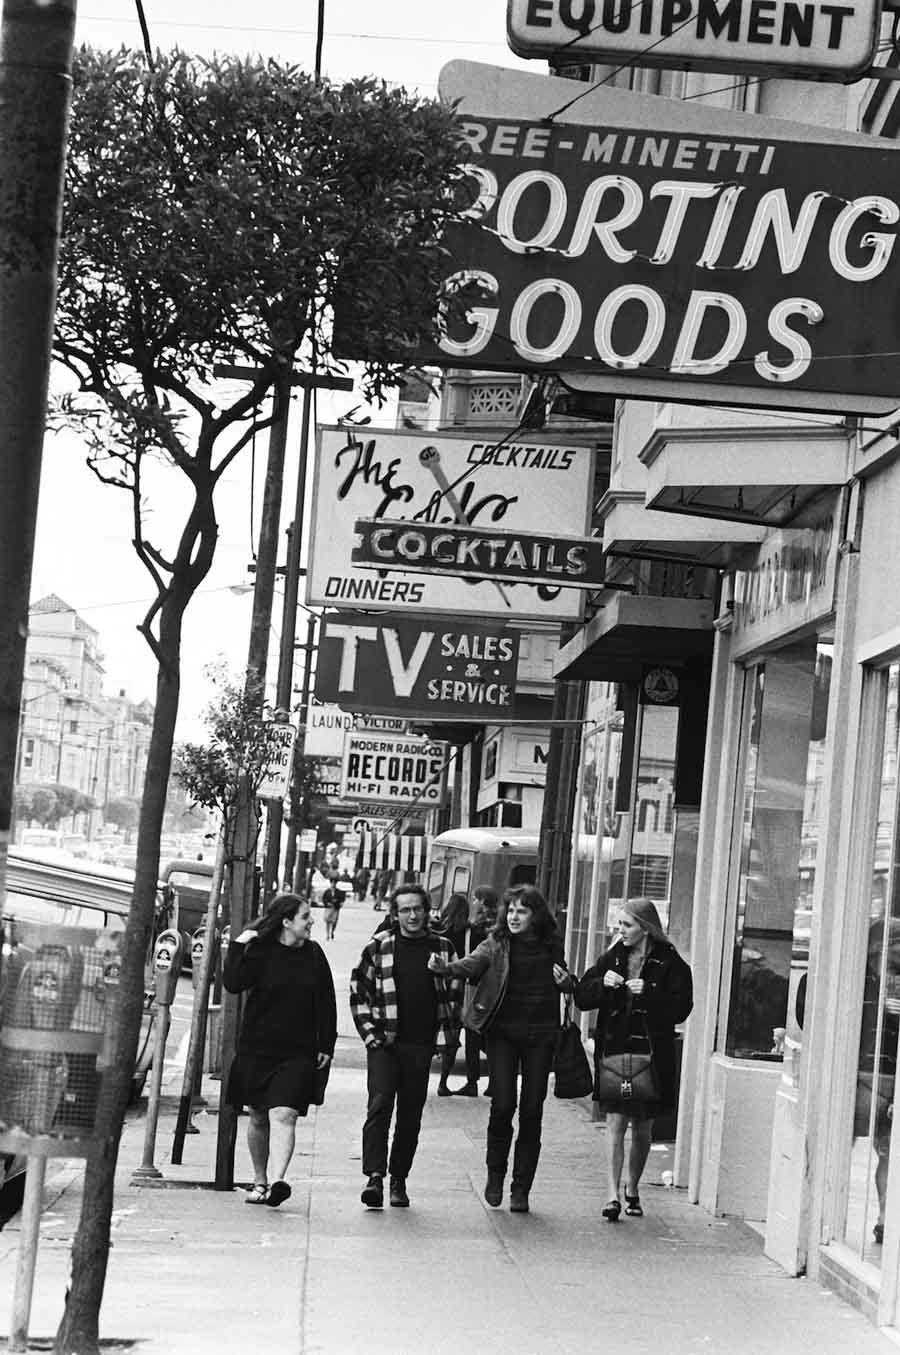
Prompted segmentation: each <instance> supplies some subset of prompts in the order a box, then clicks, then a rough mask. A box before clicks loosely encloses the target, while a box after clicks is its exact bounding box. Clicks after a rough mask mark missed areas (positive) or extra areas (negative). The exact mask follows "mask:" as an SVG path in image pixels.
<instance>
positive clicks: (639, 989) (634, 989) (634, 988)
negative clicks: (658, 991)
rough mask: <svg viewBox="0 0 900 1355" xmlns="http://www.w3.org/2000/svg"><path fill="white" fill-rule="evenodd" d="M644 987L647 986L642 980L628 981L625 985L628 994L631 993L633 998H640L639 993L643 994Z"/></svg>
mask: <svg viewBox="0 0 900 1355" xmlns="http://www.w3.org/2000/svg"><path fill="white" fill-rule="evenodd" d="M646 986H647V985H646V983H645V982H644V980H643V979H629V980H628V982H627V983H626V985H625V987H626V988H627V989H628V991H629V993H631V994H632V995H633V996H634V997H640V995H641V993H643V991H644V989H645V988H646Z"/></svg>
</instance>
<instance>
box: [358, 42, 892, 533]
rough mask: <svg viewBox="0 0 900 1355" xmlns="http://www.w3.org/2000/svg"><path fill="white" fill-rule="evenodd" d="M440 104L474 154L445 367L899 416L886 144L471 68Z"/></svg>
mask: <svg viewBox="0 0 900 1355" xmlns="http://www.w3.org/2000/svg"><path fill="white" fill-rule="evenodd" d="M441 93H442V94H443V95H444V97H446V98H448V99H451V100H459V101H460V104H459V108H460V116H459V121H460V131H461V135H462V136H463V138H464V139H465V140H467V141H468V142H469V143H470V144H471V146H472V147H473V148H474V149H475V151H476V153H477V156H478V159H477V161H476V163H475V165H474V167H473V168H470V167H469V166H468V165H467V166H466V173H467V176H468V178H469V179H470V181H471V198H472V202H471V207H470V209H469V219H468V220H467V221H466V222H463V223H461V224H456V225H454V226H452V227H451V228H449V229H448V232H447V235H446V241H445V242H446V244H447V246H448V248H449V250H450V254H451V259H450V260H449V261H448V264H447V273H446V277H445V283H444V288H445V291H446V290H451V291H452V290H454V289H456V290H460V289H461V290H462V293H463V294H464V295H465V296H466V298H467V299H469V301H470V307H469V312H468V320H467V321H454V322H453V323H452V324H451V326H450V328H449V330H448V332H447V333H446V334H445V336H444V337H443V339H442V340H441V341H440V350H441V352H442V354H443V361H444V362H446V363H447V364H448V365H450V364H451V363H455V364H464V365H472V366H476V367H490V368H493V367H498V368H514V369H522V368H526V369H531V370H532V371H548V370H551V371H552V370H555V371H561V372H565V373H571V374H575V375H576V377H577V378H580V379H581V383H582V385H583V386H584V387H585V388H588V389H593V390H606V391H609V392H612V393H615V394H620V395H632V396H642V397H643V398H647V399H659V398H662V399H672V398H675V399H679V398H680V399H686V400H692V401H702V400H718V401H723V400H728V401H730V402H732V403H735V404H760V405H766V406H772V407H777V406H782V407H789V408H798V409H836V410H840V411H842V412H848V411H855V412H861V411H865V412H870V413H876V412H877V413H885V412H887V411H888V410H891V409H893V408H895V407H896V405H897V404H898V384H897V375H896V357H895V356H894V355H895V354H896V352H897V350H898V348H900V323H898V306H897V296H898V293H900V251H898V250H897V231H898V221H900V205H898V204H900V188H898V187H897V185H898V184H900V151H898V150H897V148H895V147H891V146H886V145H885V144H884V143H881V144H876V142H875V141H874V139H872V138H868V137H861V136H857V135H855V134H850V133H841V132H835V131H831V130H829V129H822V128H819V127H813V126H805V125H802V124H798V123H788V122H781V121H779V120H777V119H774V118H762V117H757V116H748V115H740V114H734V113H726V112H725V111H724V110H722V109H698V108H697V107H696V106H695V105H693V104H688V103H685V102H684V101H678V100H669V99H661V98H648V97H646V96H636V95H633V94H631V93H629V92H626V91H622V90H611V89H608V88H598V89H595V90H592V91H591V90H588V91H587V93H585V86H584V85H581V84H579V83H577V82H574V81H570V82H566V81H563V80H557V79H549V78H547V77H542V76H530V75H527V74H525V75H523V74H520V73H519V72H515V71H501V70H498V69H495V68H493V67H487V66H478V65H476V64H475V63H471V62H452V63H451V64H450V65H449V66H446V67H445V68H444V71H443V72H442V76H441ZM573 99H574V102H572V100H573ZM570 102H571V103H572V106H571V107H569V108H566V105H567V104H569V103H570ZM361 516H363V515H361ZM370 516H371V515H370Z"/></svg>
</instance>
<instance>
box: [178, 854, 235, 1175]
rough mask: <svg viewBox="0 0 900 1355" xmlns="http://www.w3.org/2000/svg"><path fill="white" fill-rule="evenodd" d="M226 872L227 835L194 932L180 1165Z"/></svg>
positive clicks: (198, 1075)
mask: <svg viewBox="0 0 900 1355" xmlns="http://www.w3.org/2000/svg"><path fill="white" fill-rule="evenodd" d="M224 874H225V838H224V834H221V835H220V837H219V845H218V847H217V848H216V860H215V865H214V866H213V875H212V881H211V883H210V889H209V907H208V908H207V910H206V917H205V918H204V920H203V929H202V937H201V935H200V929H199V928H198V930H197V931H196V932H195V933H194V939H195V943H196V942H197V941H198V940H199V941H201V942H202V951H201V952H200V953H199V956H198V954H197V952H196V951H195V949H194V947H193V946H192V948H191V961H192V973H193V978H194V1010H193V1012H192V1014H191V1033H190V1037H189V1039H188V1051H187V1057H186V1059H185V1063H184V1077H183V1079H182V1083H181V1100H180V1101H179V1103H178V1119H177V1120H176V1123H175V1137H174V1139H173V1140H172V1162H173V1163H174V1164H175V1165H176V1166H178V1165H179V1163H180V1162H181V1159H182V1155H183V1153H184V1138H185V1135H186V1134H189V1133H190V1132H191V1129H190V1119H191V1110H192V1108H193V1100H194V1091H195V1089H196V1088H197V1086H198V1083H202V1077H203V1049H204V1045H205V1042H206V1013H207V1007H208V1004H209V992H210V987H211V984H212V974H213V957H214V954H215V951H216V944H215V942H216V918H217V914H218V908H219V895H220V894H221V892H222V880H223V877H224Z"/></svg>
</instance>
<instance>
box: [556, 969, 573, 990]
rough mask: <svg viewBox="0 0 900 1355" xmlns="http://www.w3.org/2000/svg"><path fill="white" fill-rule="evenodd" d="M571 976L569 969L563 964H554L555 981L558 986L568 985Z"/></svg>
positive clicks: (564, 986)
mask: <svg viewBox="0 0 900 1355" xmlns="http://www.w3.org/2000/svg"><path fill="white" fill-rule="evenodd" d="M570 978H571V976H570V974H569V971H568V969H566V968H565V967H564V966H563V965H561V964H555V965H554V966H553V982H554V983H555V984H556V986H557V988H566V987H568V985H569V982H570Z"/></svg>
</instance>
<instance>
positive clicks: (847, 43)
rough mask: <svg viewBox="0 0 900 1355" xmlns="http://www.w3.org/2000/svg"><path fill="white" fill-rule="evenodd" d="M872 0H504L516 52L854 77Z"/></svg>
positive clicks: (862, 59) (870, 51) (862, 62)
mask: <svg viewBox="0 0 900 1355" xmlns="http://www.w3.org/2000/svg"><path fill="white" fill-rule="evenodd" d="M879 13H880V6H879V5H878V3H877V0H840V3H835V0H802V3H798V0H509V3H508V8H507V23H506V34H507V39H508V41H509V45H510V47H511V48H512V50H513V51H514V52H516V53H517V54H518V55H519V56H524V57H546V56H551V55H553V54H554V53H557V54H558V53H559V52H560V51H562V50H563V49H564V50H565V54H566V59H567V60H568V61H577V60H578V59H579V57H582V58H583V57H587V58H588V60H590V61H599V62H610V63H612V62H614V61H623V60H625V61H627V60H629V59H630V58H636V59H637V60H639V61H640V63H641V65H642V66H669V67H672V66H674V67H678V68H684V67H696V68H697V69H700V70H714V71H741V70H743V71H744V72H745V73H746V72H747V71H748V70H752V71H754V72H756V73H757V74H761V73H763V72H773V73H775V74H781V75H782V76H783V75H785V74H786V73H787V72H791V73H793V74H795V75H798V76H801V77H803V76H805V77H806V78H807V79H811V78H813V77H817V78H819V79H827V80H846V81H850V80H855V79H858V77H859V76H860V75H861V74H862V73H863V71H865V70H866V68H867V67H868V66H869V65H870V64H871V62H872V60H873V57H874V55H875V48H876V43H877V39H878V18H879Z"/></svg>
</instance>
